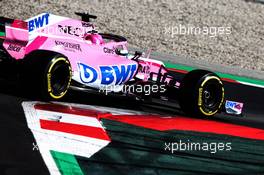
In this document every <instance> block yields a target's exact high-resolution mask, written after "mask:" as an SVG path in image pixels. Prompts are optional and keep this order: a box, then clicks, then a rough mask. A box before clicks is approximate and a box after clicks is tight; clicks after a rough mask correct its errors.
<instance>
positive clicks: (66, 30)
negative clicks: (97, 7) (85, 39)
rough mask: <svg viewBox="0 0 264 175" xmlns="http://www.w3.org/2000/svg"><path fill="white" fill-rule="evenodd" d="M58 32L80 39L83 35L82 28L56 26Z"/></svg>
mask: <svg viewBox="0 0 264 175" xmlns="http://www.w3.org/2000/svg"><path fill="white" fill-rule="evenodd" d="M58 28H59V31H60V32H62V33H65V34H69V35H74V36H78V37H82V36H83V34H84V30H83V28H80V27H73V26H67V25H66V26H62V25H58Z"/></svg>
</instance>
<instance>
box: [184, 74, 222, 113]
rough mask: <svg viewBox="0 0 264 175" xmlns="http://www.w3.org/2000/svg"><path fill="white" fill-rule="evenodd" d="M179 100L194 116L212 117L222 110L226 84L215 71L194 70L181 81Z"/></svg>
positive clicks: (186, 110) (186, 111) (187, 111)
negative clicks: (224, 84)
mask: <svg viewBox="0 0 264 175" xmlns="http://www.w3.org/2000/svg"><path fill="white" fill-rule="evenodd" d="M179 102H180V106H181V108H182V110H183V111H184V112H185V113H187V114H189V115H192V116H203V117H210V116H213V115H215V114H216V113H217V112H220V111H221V110H222V105H223V102H224V86H223V83H222V81H221V79H220V78H219V77H218V76H217V75H216V74H214V73H212V72H209V71H205V70H194V71H191V72H189V73H188V74H186V75H185V77H184V78H183V80H182V82H181V86H180V93H179Z"/></svg>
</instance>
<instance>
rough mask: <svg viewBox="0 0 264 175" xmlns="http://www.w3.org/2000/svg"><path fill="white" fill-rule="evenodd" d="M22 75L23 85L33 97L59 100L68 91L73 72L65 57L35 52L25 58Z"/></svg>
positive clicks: (51, 53)
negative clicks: (38, 96)
mask: <svg viewBox="0 0 264 175" xmlns="http://www.w3.org/2000/svg"><path fill="white" fill-rule="evenodd" d="M22 75H23V76H22V84H23V85H25V87H26V88H27V89H26V90H27V91H28V90H29V91H30V92H32V93H31V94H32V95H33V94H34V95H40V96H41V97H43V98H44V99H46V100H59V99H61V98H62V97H64V96H65V94H66V93H67V91H68V88H69V86H70V83H71V78H72V71H71V65H70V63H69V61H68V59H67V58H66V57H65V56H63V55H61V54H58V53H55V52H51V51H35V52H33V53H30V54H29V55H28V56H27V57H26V58H25V60H24V62H23V70H22Z"/></svg>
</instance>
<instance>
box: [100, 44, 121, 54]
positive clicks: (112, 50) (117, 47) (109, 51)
mask: <svg viewBox="0 0 264 175" xmlns="http://www.w3.org/2000/svg"><path fill="white" fill-rule="evenodd" d="M117 49H119V50H123V49H124V48H123V46H122V45H117V46H116V47H115V46H113V47H112V48H107V47H104V48H103V50H104V53H110V54H116V50H117Z"/></svg>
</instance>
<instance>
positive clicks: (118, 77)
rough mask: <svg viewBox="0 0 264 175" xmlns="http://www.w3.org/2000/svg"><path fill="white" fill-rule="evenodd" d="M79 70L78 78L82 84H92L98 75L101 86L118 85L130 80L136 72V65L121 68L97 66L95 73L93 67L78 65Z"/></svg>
mask: <svg viewBox="0 0 264 175" xmlns="http://www.w3.org/2000/svg"><path fill="white" fill-rule="evenodd" d="M78 66H79V70H80V78H81V81H82V82H83V83H86V84H88V83H93V82H95V81H96V80H97V79H98V77H99V76H98V74H100V75H101V84H102V85H110V84H112V83H115V84H116V85H120V84H122V83H124V82H125V81H126V80H127V79H131V78H132V76H133V75H134V74H135V72H136V70H137V65H136V64H129V65H121V66H99V70H100V71H97V70H96V69H94V68H93V67H90V66H88V65H85V64H82V63H78Z"/></svg>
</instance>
